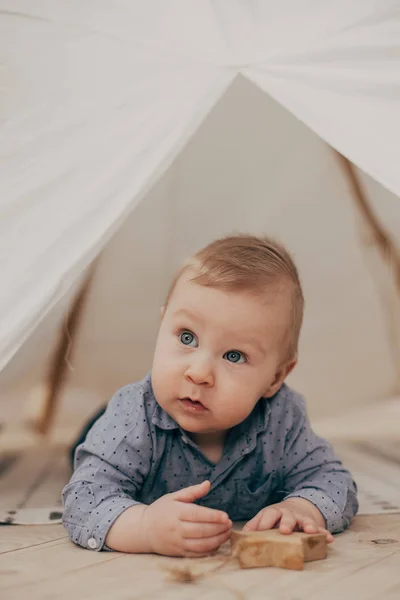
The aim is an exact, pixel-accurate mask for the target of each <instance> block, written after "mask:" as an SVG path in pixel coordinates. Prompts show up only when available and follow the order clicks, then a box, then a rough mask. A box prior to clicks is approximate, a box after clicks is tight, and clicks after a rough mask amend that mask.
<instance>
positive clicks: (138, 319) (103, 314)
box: [3, 79, 400, 416]
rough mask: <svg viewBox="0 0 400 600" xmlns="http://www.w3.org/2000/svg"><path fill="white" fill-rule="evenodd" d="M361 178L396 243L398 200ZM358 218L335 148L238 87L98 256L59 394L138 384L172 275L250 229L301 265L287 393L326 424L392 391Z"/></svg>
mask: <svg viewBox="0 0 400 600" xmlns="http://www.w3.org/2000/svg"><path fill="white" fill-rule="evenodd" d="M365 182H366V185H367V188H368V191H369V194H370V197H371V198H372V200H373V202H374V204H375V205H377V207H378V210H379V215H380V217H381V218H382V219H383V220H384V222H385V223H388V224H389V226H390V228H391V230H392V233H393V234H394V235H396V236H397V237H399V233H400V203H399V199H398V198H394V197H393V196H392V195H391V194H390V193H389V192H387V191H385V190H383V189H382V188H381V186H379V185H378V184H376V183H375V182H373V181H371V180H369V179H368V178H365ZM356 222H357V219H356V218H355V212H354V208H353V205H352V201H351V197H350V194H349V191H348V189H347V185H346V182H345V181H344V179H343V176H342V174H341V173H340V171H339V169H338V166H337V164H336V162H335V161H334V159H333V155H332V151H331V150H330V149H329V148H328V147H327V146H326V145H325V144H324V143H323V142H322V141H321V140H320V139H319V138H318V137H317V136H315V135H314V134H313V133H312V132H310V131H309V130H308V129H307V128H306V127H305V126H304V125H303V124H301V123H300V122H299V121H297V120H296V119H295V118H294V117H292V116H291V115H289V114H288V113H287V112H286V111H285V110H284V109H282V108H281V107H279V106H277V105H276V103H275V102H273V101H272V100H271V99H270V98H268V97H267V96H266V95H264V94H263V93H262V92H261V91H259V90H258V89H256V88H255V87H253V86H251V85H250V84H249V83H247V82H246V81H244V80H243V79H238V80H237V81H236V82H235V83H234V85H233V87H232V88H231V89H230V90H229V91H228V93H227V95H226V96H225V98H224V99H223V100H222V101H221V102H220V103H219V105H218V106H216V107H215V109H214V110H213V112H212V113H211V114H210V115H209V117H208V118H207V120H206V122H205V123H204V124H203V125H202V127H201V128H200V130H199V131H198V133H197V135H196V136H195V138H194V139H192V141H191V142H190V143H189V145H188V147H187V148H186V149H185V150H184V152H183V153H182V154H181V155H180V157H179V158H178V159H177V161H176V162H175V164H174V165H173V167H172V169H171V170H170V171H169V172H168V173H167V175H166V176H164V177H163V179H162V180H161V181H159V182H158V184H157V185H156V186H155V188H154V190H153V191H152V192H151V193H150V194H149V197H148V198H146V200H145V201H144V202H142V204H141V205H140V206H139V207H138V208H137V209H136V210H135V211H134V213H133V214H132V215H131V217H130V218H129V219H128V221H127V222H126V223H125V225H124V227H123V228H122V230H121V231H120V232H119V233H118V235H117V236H116V237H115V238H114V240H113V241H112V242H111V243H110V244H109V246H108V247H107V248H106V250H105V251H104V253H103V256H102V258H101V260H100V263H99V265H98V270H97V275H96V279H95V282H94V284H93V287H92V292H91V296H90V300H89V303H88V305H87V310H86V315H85V322H84V325H83V327H82V329H81V333H80V337H79V344H78V347H77V349H76V352H75V355H74V358H73V364H74V369H75V371H74V373H72V374H71V376H70V385H71V386H77V387H80V388H87V389H88V390H92V391H96V392H98V394H99V396H98V401H101V399H102V398H103V399H104V400H105V399H107V398H108V396H109V395H110V394H111V393H112V391H113V390H114V389H115V388H116V387H118V386H120V385H122V384H124V383H126V382H128V381H131V380H135V379H136V378H139V377H142V376H143V375H144V373H145V372H146V371H147V370H148V369H149V368H150V365H151V356H152V349H153V345H154V340H155V336H156V332H157V326H158V321H159V309H160V306H161V304H162V302H163V297H164V294H165V292H166V289H167V287H168V283H169V281H170V278H171V276H172V274H173V272H174V270H175V269H176V268H177V267H178V266H179V264H180V263H181V261H182V260H183V259H184V258H186V257H187V256H188V255H189V254H191V253H192V252H193V251H195V250H196V249H197V248H199V247H201V246H202V245H204V244H205V243H207V242H208V241H210V240H211V239H213V238H215V237H216V236H219V235H222V234H226V233H229V232H232V231H248V232H254V233H262V232H265V233H269V234H272V235H275V236H276V237H278V238H280V239H281V240H282V241H283V242H284V243H286V244H287V246H288V247H289V249H290V250H291V251H292V253H293V254H294V256H295V259H296V261H297V263H298V266H299V269H300V274H301V277H302V280H303V285H304V291H305V296H306V315H305V323H304V329H303V334H302V339H301V346H300V363H299V366H298V367H297V369H296V371H295V372H294V374H293V376H291V378H290V383H291V384H292V385H294V386H296V387H297V388H298V389H299V390H300V391H302V392H303V393H304V394H305V395H306V397H307V399H308V404H309V407H310V411H311V414H312V415H314V416H318V415H322V414H337V413H338V412H340V411H343V410H346V409H347V408H348V407H349V406H350V405H353V406H354V405H357V404H363V403H368V402H373V401H376V400H379V399H380V398H382V397H385V396H387V395H389V394H391V393H392V392H393V390H394V386H395V370H394V368H393V362H392V356H391V354H390V352H389V348H388V342H387V337H386V329H385V328H386V322H385V317H384V314H383V312H382V304H381V298H380V297H379V295H378V294H377V291H376V284H375V281H374V279H373V278H372V277H371V273H370V269H369V265H368V263H367V262H366V258H365V255H364V253H363V251H362V250H361V245H360V241H359V234H358V231H357V227H356ZM54 319H55V317H54V318H53V321H54ZM51 320H52V319H49V320H48V323H50V322H51ZM50 331H51V327H48V329H47V332H46V333H45V335H42V337H41V338H40V336H39V339H40V344H39V345H38V344H37V342H36V345H35V348H36V359H35V361H36V362H35V365H34V368H31V369H30V370H29V369H28V370H27V368H25V367H24V365H25V366H26V365H29V362H30V360H31V359H30V358H29V356H30V354H31V351H32V348H33V346H32V342H31V346H30V348H31V350H29V347H28V348H26V349H25V351H24V353H23V354H21V355H20V357H17V358H16V360H14V361H13V364H12V365H10V367H9V369H8V371H6V372H5V373H4V374H3V388H4V387H5V385H6V384H7V386H8V387H10V386H12V385H14V384H16V381H17V379H18V380H19V382H20V383H21V380H23V379H24V377H25V381H29V382H30V383H29V385H30V384H31V383H32V382H33V381H34V380H35V379H37V378H38V376H39V373H40V372H41V371H42V370H43V367H44V365H45V360H44V353H45V350H46V348H48V345H49V340H50V333H49V332H50ZM38 335H39V334H37V336H38ZM36 339H38V337H37V338H36ZM40 346H41V350H40V351H38V349H40ZM21 357H22V358H21ZM32 364H33V363H32ZM7 386H6V387H7ZM88 397H89V396H88ZM95 402H97V400H95Z"/></svg>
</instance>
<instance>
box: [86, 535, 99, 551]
mask: <svg viewBox="0 0 400 600" xmlns="http://www.w3.org/2000/svg"><path fill="white" fill-rule="evenodd" d="M87 545H88V546H89V548H91V549H92V550H94V549H95V548H97V542H96V540H95V539H94V538H89V539H88V543H87Z"/></svg>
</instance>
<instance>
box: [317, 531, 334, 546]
mask: <svg viewBox="0 0 400 600" xmlns="http://www.w3.org/2000/svg"><path fill="white" fill-rule="evenodd" d="M318 533H324V534H325V535H326V541H327V542H328V544H331V543H332V542H333V535H332V534H331V532H330V531H328V530H327V529H324V528H323V527H318Z"/></svg>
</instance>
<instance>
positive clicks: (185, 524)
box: [142, 481, 232, 557]
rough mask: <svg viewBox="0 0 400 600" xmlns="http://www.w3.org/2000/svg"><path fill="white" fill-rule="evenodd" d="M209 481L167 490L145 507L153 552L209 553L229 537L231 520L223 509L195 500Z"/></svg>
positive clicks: (145, 527)
mask: <svg viewBox="0 0 400 600" xmlns="http://www.w3.org/2000/svg"><path fill="white" fill-rule="evenodd" d="M209 489H210V482H209V481H203V483H200V484H198V485H192V486H191V487H187V488H184V489H182V490H179V491H178V492H174V493H173V494H166V495H165V496H162V497H161V498H159V499H158V500H156V501H155V502H153V503H152V504H150V505H149V506H147V507H146V510H145V512H144V514H143V520H142V525H143V528H144V532H145V535H146V536H147V538H148V541H149V545H150V548H151V551H152V552H155V553H157V554H164V555H166V556H189V557H199V556H206V555H208V554H211V553H213V552H216V551H217V550H218V548H219V547H220V546H221V544H223V543H224V542H226V541H227V540H228V539H229V536H230V534H231V529H232V521H230V520H229V517H228V515H227V514H226V513H225V512H222V511H220V510H214V509H212V508H206V507H204V506H198V505H197V504H193V502H194V501H195V500H198V499H199V498H202V497H203V496H205V495H206V494H207V493H208V491H209Z"/></svg>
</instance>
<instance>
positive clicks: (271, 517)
mask: <svg viewBox="0 0 400 600" xmlns="http://www.w3.org/2000/svg"><path fill="white" fill-rule="evenodd" d="M281 516H282V511H281V509H279V508H276V507H275V506H270V507H268V508H264V509H263V510H261V511H260V512H259V513H258V514H257V515H256V516H255V517H254V519H252V520H251V521H249V522H248V523H247V524H246V525H245V526H244V528H243V529H244V531H264V530H266V529H272V528H273V526H274V525H275V523H277V522H278V521H279V519H280V518H281Z"/></svg>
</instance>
